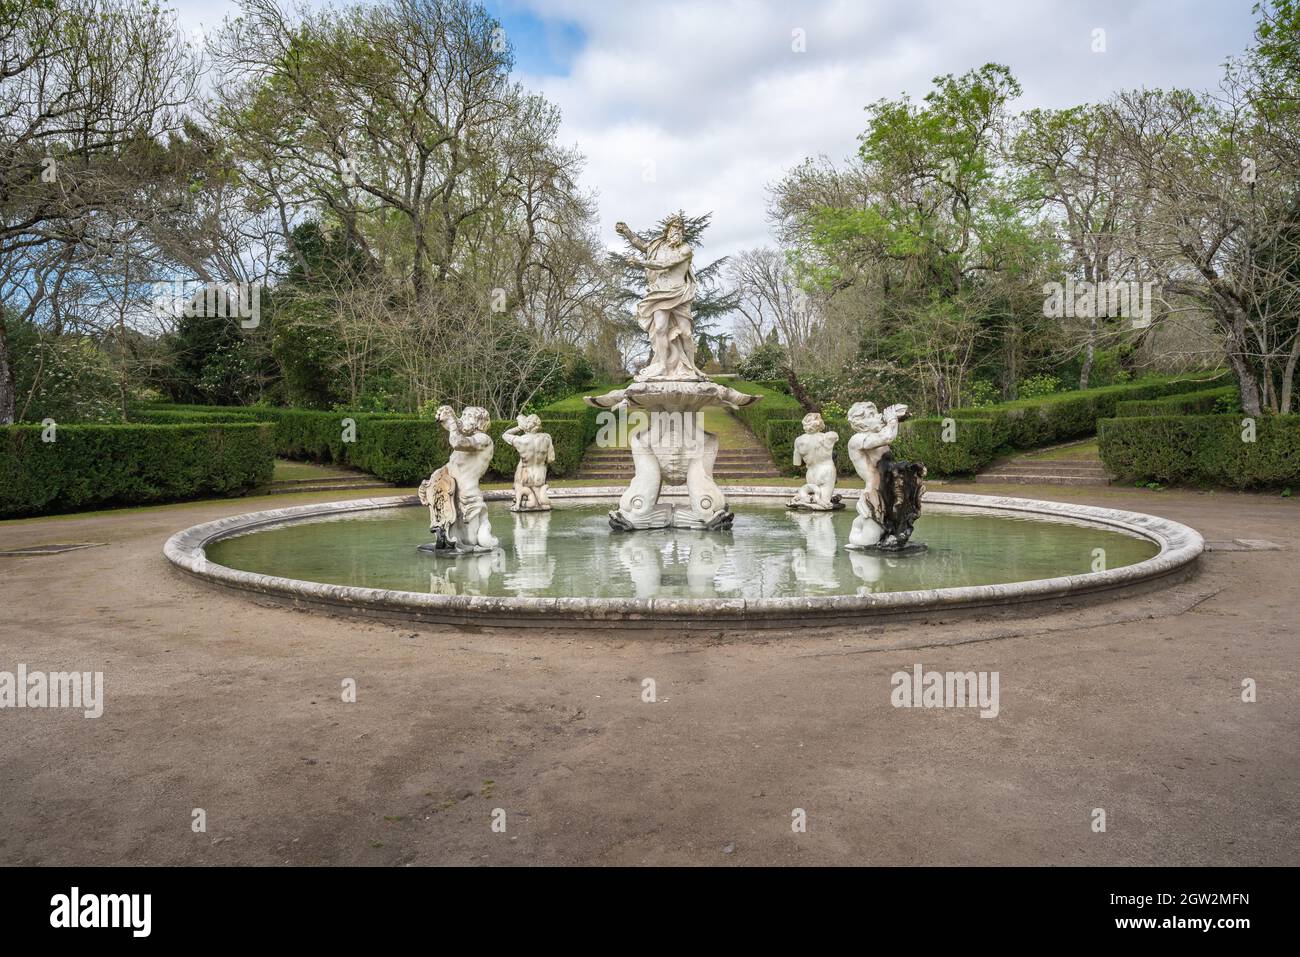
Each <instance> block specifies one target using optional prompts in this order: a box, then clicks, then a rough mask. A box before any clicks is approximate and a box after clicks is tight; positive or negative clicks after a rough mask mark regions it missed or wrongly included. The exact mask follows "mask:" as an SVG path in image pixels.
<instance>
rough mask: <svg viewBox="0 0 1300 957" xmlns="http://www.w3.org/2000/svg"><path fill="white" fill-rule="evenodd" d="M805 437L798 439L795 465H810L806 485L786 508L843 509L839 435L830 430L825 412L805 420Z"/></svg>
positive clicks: (816, 413)
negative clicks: (837, 483) (838, 470)
mask: <svg viewBox="0 0 1300 957" xmlns="http://www.w3.org/2000/svg"><path fill="white" fill-rule="evenodd" d="M803 433H804V434H803V435H801V436H799V437H798V438H797V439H795V440H794V464H795V465H806V466H807V467H808V470H807V472H806V474H805V480H804V481H805V484H804V485H803V487H801V488H800V489H799V491H798V492H796V493H795V495H794V498H792V499H790V501H789V502H788V503H787V504H786V508H807V509H812V510H813V511H819V512H826V511H830V510H831V509H835V508H843V507H844V505H843V503H842V502H841V501H840V496H838V495H836V494H835V443H836V442H838V441H839V438H840V437H839V436H838V435H836V434H835V433H834V432H827V431H826V422H825V421H824V420H823V419H822V417H821V413H819V412H809V413H808V414H807V415H805V416H804V417H803Z"/></svg>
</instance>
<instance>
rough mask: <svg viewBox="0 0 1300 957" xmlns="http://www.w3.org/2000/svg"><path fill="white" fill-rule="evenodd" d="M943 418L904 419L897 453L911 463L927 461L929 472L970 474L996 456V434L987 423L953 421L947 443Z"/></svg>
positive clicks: (938, 474) (899, 430)
mask: <svg viewBox="0 0 1300 957" xmlns="http://www.w3.org/2000/svg"><path fill="white" fill-rule="evenodd" d="M944 434H945V432H944V420H943V419H940V418H927V419H904V420H903V422H902V423H901V424H900V426H899V429H898V439H897V441H895V442H894V444H893V448H894V454H895V455H896V456H898V458H900V459H906V460H908V461H910V462H924V463H925V467H926V469H927V470H928V472H929V474H930V475H934V476H940V475H970V474H972V473H975V472H978V471H979V470H980V469H982V468H984V466H986V465H988V464H989V462H991V461H993V459H994V457H995V456H996V455H997V450H998V445H999V443H998V441H997V433H996V432H995V431H994V429H993V426H992V425H990V424H989V423H988V422H982V421H980V420H978V419H964V420H961V421H957V422H954V423H952V429H951V431H950V432H949V433H948V434H950V435H951V436H952V439H953V441H951V442H945V441H944V440H943V438H944Z"/></svg>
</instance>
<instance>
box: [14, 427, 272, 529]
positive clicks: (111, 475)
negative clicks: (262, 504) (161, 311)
mask: <svg viewBox="0 0 1300 957" xmlns="http://www.w3.org/2000/svg"><path fill="white" fill-rule="evenodd" d="M41 439H42V429H41V427H40V426H37V425H14V426H5V427H3V428H0V516H5V517H13V516H19V515H40V514H46V513H50V512H66V511H75V510H78V509H86V508H90V507H92V506H100V505H139V504H145V503H149V502H168V501H177V500H181V499H188V498H199V497H202V496H205V495H237V494H239V493H241V492H245V491H247V490H248V489H251V488H253V487H255V486H257V485H260V484H263V483H265V482H269V481H270V479H271V470H272V468H273V466H274V459H275V445H274V437H273V435H272V432H271V428H270V426H268V425H258V424H254V423H238V424H236V423H224V424H212V425H61V426H59V427H58V430H57V432H56V440H55V441H54V442H43V441H41Z"/></svg>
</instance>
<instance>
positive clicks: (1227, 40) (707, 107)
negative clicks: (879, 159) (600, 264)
mask: <svg viewBox="0 0 1300 957" xmlns="http://www.w3.org/2000/svg"><path fill="white" fill-rule="evenodd" d="M518 5H520V6H525V7H527V8H529V9H531V10H533V11H534V12H535V13H536V14H537V15H538V16H539V17H542V18H547V17H560V18H564V19H568V20H571V21H574V22H576V23H577V24H578V25H579V26H580V27H581V28H582V30H583V31H584V32H585V34H586V44H585V46H584V48H583V49H582V50H581V51H580V52H579V53H578V54H577V56H576V58H575V60H574V61H573V64H572V68H571V70H570V72H569V75H567V76H563V77H557V76H549V77H528V76H523V77H521V79H522V80H523V82H524V83H525V84H526V85H528V86H530V87H533V88H537V89H540V90H542V91H543V92H545V93H546V94H547V95H548V96H550V97H551V98H552V99H553V100H554V101H555V102H557V103H558V104H559V105H560V106H561V107H562V109H563V110H564V116H565V122H564V127H563V132H562V135H563V137H564V139H565V140H566V141H568V142H575V143H576V144H577V145H578V147H579V148H580V149H582V151H583V152H584V153H585V154H586V155H587V157H588V161H589V162H588V167H587V175H586V182H587V183H588V185H590V186H591V187H592V188H594V189H596V190H597V191H598V193H599V195H600V213H601V226H602V230H603V232H604V235H605V236H606V238H607V239H608V241H609V242H610V244H611V245H613V244H614V243H615V240H616V237H615V234H614V232H613V225H614V223H615V222H616V221H617V220H619V219H625V220H627V221H628V222H629V223H631V224H632V225H634V226H638V227H643V226H645V225H647V224H649V223H651V222H653V221H655V220H657V219H658V218H659V217H661V216H662V215H663V214H664V213H665V212H667V211H669V210H673V209H676V208H677V207H679V206H682V207H685V208H686V209H687V211H688V212H692V213H695V212H702V211H704V210H712V211H713V213H714V227H713V229H712V230H711V231H710V234H709V235H707V236H706V239H707V240H708V247H707V248H706V250H705V251H704V256H705V258H712V257H713V256H715V255H721V254H726V253H731V252H735V251H736V250H738V249H742V248H745V247H748V246H754V245H760V244H764V243H768V242H770V241H771V239H770V234H769V230H768V226H767V223H766V218H765V217H766V200H767V194H766V186H767V184H769V183H771V182H773V181H775V180H776V179H778V178H779V177H780V176H781V175H782V174H783V172H784V171H785V170H787V169H788V168H790V167H791V166H793V165H795V164H797V163H798V162H800V161H801V160H802V159H803V158H805V157H807V156H810V155H816V154H819V153H824V154H826V155H828V156H830V157H832V158H833V159H840V158H842V157H844V156H847V155H849V154H851V153H852V152H853V151H854V150H855V149H856V148H857V136H858V134H859V133H861V132H862V129H863V127H864V125H865V116H864V114H863V107H865V106H866V105H867V104H869V103H871V102H873V101H874V100H877V99H879V98H881V97H896V96H899V95H901V94H902V93H904V92H907V93H910V94H911V95H912V97H913V98H914V99H919V98H920V97H922V96H924V95H925V93H926V92H927V91H928V90H929V89H930V81H931V79H932V78H933V77H934V76H936V75H940V74H943V73H961V72H964V71H966V70H968V69H971V68H974V67H978V66H980V65H982V64H984V63H987V62H990V61H993V62H1000V63H1005V64H1007V65H1009V66H1010V67H1011V69H1012V71H1013V72H1014V73H1015V75H1016V77H1017V78H1018V79H1019V80H1020V82H1021V83H1022V85H1023V86H1024V89H1025V94H1024V97H1023V99H1022V101H1021V104H1020V105H1022V106H1025V107H1029V106H1039V105H1043V106H1066V105H1070V104H1074V103H1079V102H1086V101H1095V100H1099V99H1102V98H1104V97H1106V96H1107V95H1108V94H1109V93H1111V92H1112V91H1114V90H1117V89H1121V88H1124V87H1131V86H1200V87H1205V86H1211V85H1213V84H1214V83H1215V82H1216V81H1217V78H1218V75H1219V67H1220V64H1221V63H1222V61H1223V60H1224V59H1225V58H1226V57H1227V56H1228V55H1230V54H1233V53H1236V52H1239V51H1241V50H1242V49H1244V48H1245V46H1246V45H1247V44H1248V43H1249V40H1250V33H1251V16H1250V11H1249V4H1245V3H1243V4H1240V5H1238V6H1237V7H1236V8H1228V7H1226V6H1225V5H1224V4H1222V3H1213V2H1193V3H1174V2H1159V3H1157V2H1145V3H1143V2H1139V3H1132V2H1120V0H1103V2H1094V3H1089V4H1086V5H1084V4H1074V5H1065V4H1061V3H1050V4H1049V3H1043V2H1035V0H989V2H985V3H974V2H966V3H954V2H952V0H913V2H907V3H889V4H867V3H861V2H838V3H837V2H809V3H801V4H790V3H780V2H774V3H756V2H716V3H701V2H673V0H668V2H609V3H602V4H593V3H586V2H581V0H518ZM1098 27H1100V28H1102V29H1104V30H1105V31H1106V41H1107V42H1106V47H1107V49H1106V52H1105V53H1093V52H1092V49H1091V46H1092V31H1093V30H1094V28H1098ZM795 28H802V29H803V30H804V31H805V34H806V45H807V52H804V53H796V52H793V51H792V50H791V35H792V33H791V32H792V30H794V29H795ZM646 160H653V161H654V164H655V173H656V181H655V182H653V183H646V182H643V180H642V170H643V168H644V164H645V161H646Z"/></svg>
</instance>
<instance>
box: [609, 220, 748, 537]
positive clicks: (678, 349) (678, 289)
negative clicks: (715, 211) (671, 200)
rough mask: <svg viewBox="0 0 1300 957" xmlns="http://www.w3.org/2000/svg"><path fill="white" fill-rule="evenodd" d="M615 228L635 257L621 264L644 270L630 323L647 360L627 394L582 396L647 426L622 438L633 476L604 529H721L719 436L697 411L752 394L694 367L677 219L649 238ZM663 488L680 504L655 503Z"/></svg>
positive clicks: (686, 264) (689, 286)
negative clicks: (679, 489) (642, 339)
mask: <svg viewBox="0 0 1300 957" xmlns="http://www.w3.org/2000/svg"><path fill="white" fill-rule="evenodd" d="M615 229H616V230H618V233H619V235H621V236H622V237H623V238H624V239H626V240H627V241H628V243H630V244H631V246H632V248H634V249H635V250H637V252H639V253H640V254H641V256H629V257H627V260H626V261H627V262H628V263H629V264H630V265H632V266H636V267H638V268H640V269H644V270H645V277H646V294H645V297H644V298H642V299H641V301H640V302H638V303H637V306H636V318H637V322H638V323H639V324H640V326H641V328H642V329H643V330H645V332H646V334H647V335H648V336H649V337H650V361H649V362H648V363H647V364H646V366H645V368H643V369H641V371H640V372H638V373H637V375H636V381H635V382H633V383H632V384H631V385H629V386H628V387H627V388H626V389H617V390H615V391H613V392H607V393H605V394H604V395H593V396H587V397H586V401H587V403H588V404H589V405H593V406H595V407H596V408H598V409H604V410H606V411H609V410H613V409H626V410H628V411H629V412H631V411H637V412H641V413H644V415H642V416H640V418H641V419H642V421H643V422H645V423H646V427H645V428H640V429H638V430H636V431H634V432H633V433H632V434H631V435H629V436H628V448H629V450H630V451H631V453H632V466H633V468H634V470H635V474H634V475H633V478H632V482H631V484H630V485H628V487H627V490H626V491H625V492H624V493H623V495H622V497H621V498H620V499H619V503H618V508H616V509H614V510H613V511H612V512H610V513H609V524H610V527H612V528H613V529H615V530H616V531H636V530H639V529H648V528H698V529H708V530H713V531H724V530H726V529H729V528H730V527H731V522H732V519H733V518H734V516H733V515H732V513H731V511H730V509H728V508H727V500H726V497H725V496H724V495H723V493H722V489H721V488H719V487H718V483H717V482H715V481H714V480H713V463H714V461H715V459H716V458H717V456H718V437H717V436H716V435H713V434H712V433H710V432H707V431H705V429H704V424H703V412H704V410H705V409H706V408H708V407H709V406H725V407H727V408H732V409H736V408H739V407H741V406H744V405H748V404H749V403H751V402H756V401H758V398H759V397H758V396H756V395H749V394H746V393H743V392H737V391H736V390H735V389H729V388H727V387H726V386H724V385H720V384H719V383H717V382H713V381H711V380H710V379H709V377H708V376H707V375H705V374H704V373H703V372H701V371H700V370H699V369H698V368H697V367H696V365H695V327H694V325H693V324H692V314H691V304H692V303H693V302H694V301H695V295H696V293H697V292H698V291H699V285H698V283H697V282H696V280H695V270H694V269H693V268H692V265H691V259H692V254H691V247H690V244H689V243H687V242H686V223H685V221H684V220H683V218H682V217H681V216H680V215H678V216H671V217H669V218H668V220H667V221H666V222H665V223H664V228H663V232H662V233H661V234H660V235H659V236H658V237H657V238H655V239H652V240H649V241H646V240H643V239H642V238H641V237H640V236H638V235H637V234H636V233H634V232H633V231H632V230H631V229H629V228H628V225H627V223H619V224H618V225H617V226H615ZM665 485H668V486H670V487H672V486H682V485H685V486H686V495H687V500H686V501H677V502H664V501H661V500H660V499H661V495H662V493H663V487H664V486H665Z"/></svg>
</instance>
